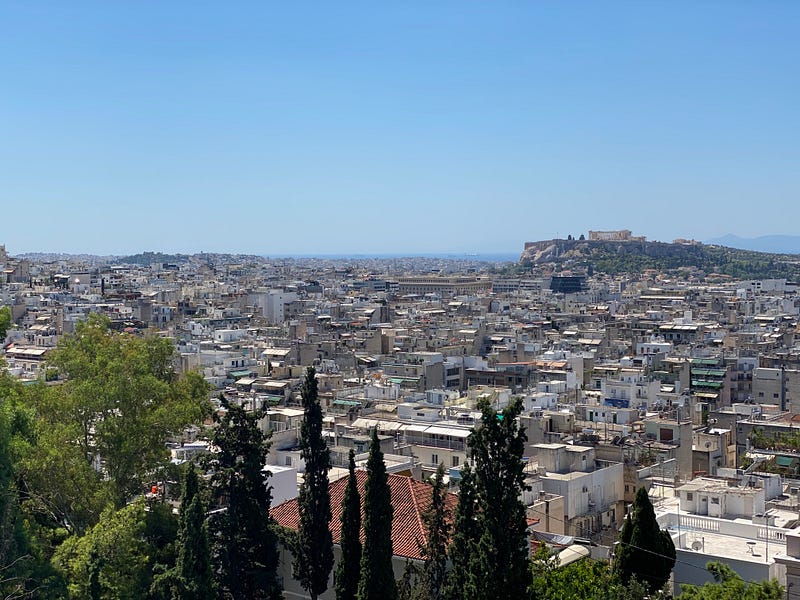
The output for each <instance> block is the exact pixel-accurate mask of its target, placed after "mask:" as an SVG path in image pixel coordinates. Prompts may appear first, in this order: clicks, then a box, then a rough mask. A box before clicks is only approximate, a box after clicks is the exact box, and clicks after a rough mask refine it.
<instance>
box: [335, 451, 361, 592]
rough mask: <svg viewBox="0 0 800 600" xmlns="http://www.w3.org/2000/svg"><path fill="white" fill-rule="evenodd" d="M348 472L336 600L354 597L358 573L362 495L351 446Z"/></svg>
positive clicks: (337, 566) (337, 567)
mask: <svg viewBox="0 0 800 600" xmlns="http://www.w3.org/2000/svg"><path fill="white" fill-rule="evenodd" d="M348 466H349V468H350V475H349V477H348V479H347V488H345V491H344V499H343V500H342V537H341V540H340V544H341V548H342V557H341V559H339V564H338V565H336V578H335V579H336V600H355V598H356V593H357V592H358V580H359V573H360V572H361V494H359V493H358V480H357V479H356V459H355V452H354V451H353V449H352V448H351V449H350V460H349V464H348Z"/></svg>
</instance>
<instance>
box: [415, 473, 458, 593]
mask: <svg viewBox="0 0 800 600" xmlns="http://www.w3.org/2000/svg"><path fill="white" fill-rule="evenodd" d="M446 496H447V490H446V489H445V487H444V465H443V464H440V465H439V467H438V468H437V469H436V476H435V477H434V478H433V489H432V490H431V505H430V507H428V509H427V510H426V511H425V512H424V513H423V514H422V522H423V524H424V525H425V533H426V536H427V539H426V543H425V545H424V546H422V548H421V551H422V552H421V553H422V556H423V557H424V558H425V564H424V565H423V567H422V573H421V577H420V580H419V582H418V584H417V586H416V587H417V588H418V589H417V590H416V592H415V594H414V597H415V598H420V599H422V598H424V599H426V600H428V599H429V600H439V598H441V597H442V588H443V586H444V578H445V575H446V573H447V542H448V539H449V537H450V523H449V514H448V511H447V506H446V505H445V500H446Z"/></svg>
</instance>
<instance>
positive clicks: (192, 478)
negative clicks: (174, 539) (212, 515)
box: [173, 465, 214, 600]
mask: <svg viewBox="0 0 800 600" xmlns="http://www.w3.org/2000/svg"><path fill="white" fill-rule="evenodd" d="M198 492H199V484H198V478H197V472H196V471H195V469H194V465H189V470H188V471H187V472H186V477H185V479H184V484H183V497H182V498H181V506H180V529H179V531H178V544H179V546H178V560H177V564H176V570H177V575H178V577H177V579H178V586H177V587H178V590H177V593H175V594H174V595H173V598H175V600H179V599H180V600H190V599H197V600H210V599H211V598H213V597H214V593H213V588H212V583H211V581H212V579H211V555H210V551H209V546H208V531H207V528H206V507H205V504H204V503H203V500H202V498H201V497H200V494H199V493H198Z"/></svg>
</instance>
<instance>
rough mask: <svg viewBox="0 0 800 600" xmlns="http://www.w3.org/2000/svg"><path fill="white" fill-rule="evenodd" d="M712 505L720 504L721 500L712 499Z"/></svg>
mask: <svg viewBox="0 0 800 600" xmlns="http://www.w3.org/2000/svg"><path fill="white" fill-rule="evenodd" d="M711 504H719V498H711Z"/></svg>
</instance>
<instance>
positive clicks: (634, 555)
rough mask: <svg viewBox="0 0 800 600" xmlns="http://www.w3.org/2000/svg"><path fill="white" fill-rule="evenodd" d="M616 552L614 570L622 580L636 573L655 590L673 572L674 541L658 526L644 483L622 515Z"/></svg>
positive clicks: (629, 578)
mask: <svg viewBox="0 0 800 600" xmlns="http://www.w3.org/2000/svg"><path fill="white" fill-rule="evenodd" d="M615 553H616V556H615V558H614V570H615V572H616V573H617V575H618V576H619V577H620V579H621V580H622V581H623V582H625V583H628V582H629V581H630V580H631V578H632V577H636V578H637V579H639V580H640V581H642V582H643V583H645V584H646V585H647V587H648V589H649V590H650V591H651V592H655V591H656V590H660V589H661V588H663V587H664V585H665V584H666V583H667V580H668V579H669V576H670V573H672V568H673V567H674V566H675V559H676V552H675V545H674V544H673V542H672V537H671V536H670V534H669V532H668V531H665V530H662V529H661V528H660V527H659V525H658V522H657V521H656V513H655V511H654V510H653V504H652V503H651V502H650V497H649V496H648V495H647V490H646V489H645V488H644V487H640V488H639V489H638V490H637V491H636V498H635V499H634V502H633V510H632V512H631V513H629V514H628V516H627V517H626V518H625V523H624V524H623V526H622V530H621V531H620V534H619V541H618V543H617V548H616V551H615Z"/></svg>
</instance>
